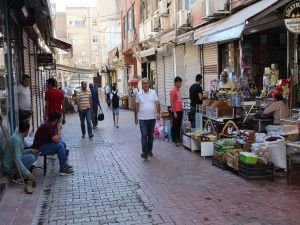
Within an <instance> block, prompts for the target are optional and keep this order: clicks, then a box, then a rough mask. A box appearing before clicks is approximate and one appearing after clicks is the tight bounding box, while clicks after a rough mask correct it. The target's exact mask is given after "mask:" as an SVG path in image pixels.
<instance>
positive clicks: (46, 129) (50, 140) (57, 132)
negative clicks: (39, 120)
mask: <svg viewBox="0 0 300 225" xmlns="http://www.w3.org/2000/svg"><path fill="white" fill-rule="evenodd" d="M60 118H61V115H60V114H59V113H58V112H52V113H50V115H49V117H48V120H47V121H46V122H45V123H43V124H42V125H41V126H40V127H39V128H38V129H37V131H36V133H35V136H34V141H33V145H32V148H34V149H38V150H39V152H41V154H42V155H54V154H57V157H58V160H59V174H60V175H62V176H64V175H71V174H73V173H74V171H73V167H72V166H70V165H68V164H67V153H66V145H65V143H64V142H62V141H61V130H62V124H61V123H60V122H59V121H60Z"/></svg>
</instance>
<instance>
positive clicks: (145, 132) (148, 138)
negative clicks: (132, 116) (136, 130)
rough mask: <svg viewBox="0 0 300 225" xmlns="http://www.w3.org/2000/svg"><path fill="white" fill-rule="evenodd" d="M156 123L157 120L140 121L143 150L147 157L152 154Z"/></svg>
mask: <svg viewBox="0 0 300 225" xmlns="http://www.w3.org/2000/svg"><path fill="white" fill-rule="evenodd" d="M155 122H156V120H155V119H150V120H139V124H140V130H141V134H142V137H141V140H142V149H143V153H144V154H146V155H148V154H149V153H152V148H153V139H154V135H153V133H154V126H155Z"/></svg>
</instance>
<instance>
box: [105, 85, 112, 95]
mask: <svg viewBox="0 0 300 225" xmlns="http://www.w3.org/2000/svg"><path fill="white" fill-rule="evenodd" d="M110 92H111V90H110V86H109V85H106V87H105V94H110Z"/></svg>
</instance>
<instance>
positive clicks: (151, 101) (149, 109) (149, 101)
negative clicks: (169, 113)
mask: <svg viewBox="0 0 300 225" xmlns="http://www.w3.org/2000/svg"><path fill="white" fill-rule="evenodd" d="M157 101H158V97H157V94H156V92H155V90H152V89H149V91H148V92H144V90H140V91H139V92H138V93H137V94H136V98H135V102H136V103H138V104H139V114H138V117H139V119H140V120H151V119H155V114H156V102H157Z"/></svg>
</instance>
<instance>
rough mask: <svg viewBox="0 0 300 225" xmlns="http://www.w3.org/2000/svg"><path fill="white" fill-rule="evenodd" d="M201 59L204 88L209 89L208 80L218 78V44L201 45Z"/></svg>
mask: <svg viewBox="0 0 300 225" xmlns="http://www.w3.org/2000/svg"><path fill="white" fill-rule="evenodd" d="M203 60H204V71H203V75H204V76H203V80H204V87H203V88H204V90H209V88H210V82H211V81H212V80H214V79H218V45H217V44H216V43H215V44H209V45H204V46H203Z"/></svg>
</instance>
